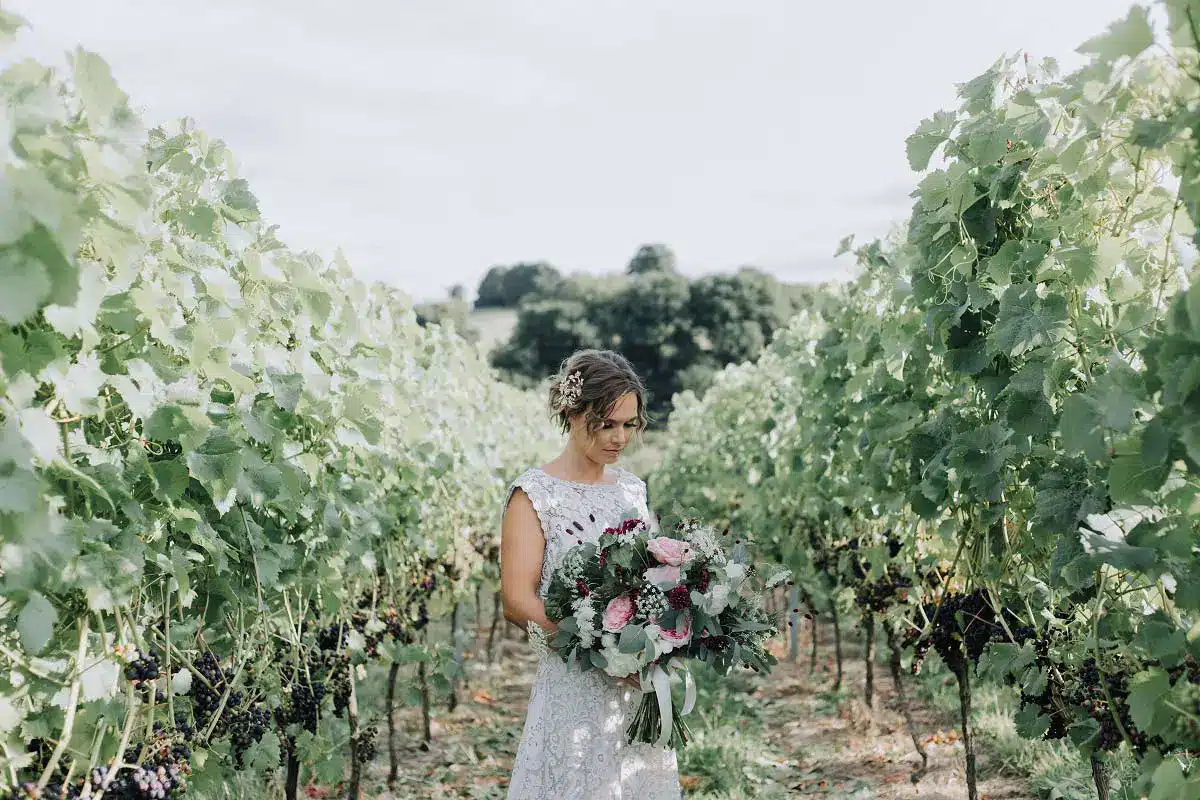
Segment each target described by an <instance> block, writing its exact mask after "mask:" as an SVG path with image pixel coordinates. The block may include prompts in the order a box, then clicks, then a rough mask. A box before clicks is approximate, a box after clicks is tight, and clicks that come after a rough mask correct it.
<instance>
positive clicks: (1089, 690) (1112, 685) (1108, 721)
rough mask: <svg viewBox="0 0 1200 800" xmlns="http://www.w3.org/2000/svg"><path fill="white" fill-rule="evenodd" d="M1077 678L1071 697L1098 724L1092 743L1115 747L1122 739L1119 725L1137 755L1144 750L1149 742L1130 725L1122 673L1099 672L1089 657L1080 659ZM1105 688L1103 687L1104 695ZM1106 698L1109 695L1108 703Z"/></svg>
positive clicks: (1125, 683) (1102, 748)
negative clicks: (1077, 681) (1095, 739)
mask: <svg viewBox="0 0 1200 800" xmlns="http://www.w3.org/2000/svg"><path fill="white" fill-rule="evenodd" d="M1078 678H1079V683H1078V685H1077V686H1076V689H1075V692H1074V694H1073V695H1072V697H1071V700H1072V702H1074V703H1075V705H1077V706H1079V707H1080V708H1082V709H1083V711H1084V713H1086V714H1087V715H1088V716H1090V717H1091V718H1092V719H1094V720H1096V722H1097V723H1098V724H1099V726H1100V737H1099V740H1098V741H1097V742H1096V748H1097V749H1099V750H1115V749H1116V748H1117V747H1118V746H1119V745H1120V744H1121V741H1122V739H1123V738H1124V737H1122V735H1121V728H1124V729H1125V732H1126V733H1127V734H1128V735H1129V743H1130V744H1131V745H1133V749H1134V750H1135V751H1136V752H1137V753H1138V754H1139V755H1140V754H1142V753H1145V752H1146V748H1147V747H1148V745H1149V742H1148V741H1147V739H1146V736H1145V734H1143V733H1141V732H1140V731H1138V730H1137V728H1135V727H1134V724H1133V717H1132V716H1131V715H1130V711H1129V704H1128V702H1126V699H1127V698H1128V696H1129V683H1128V678H1127V676H1126V675H1125V674H1124V672H1123V671H1120V670H1118V671H1115V672H1111V673H1105V674H1103V675H1101V674H1100V670H1099V669H1098V667H1097V666H1096V659H1094V658H1090V657H1089V658H1087V659H1084V662H1083V664H1082V665H1081V666H1080V668H1079V672H1078ZM1105 690H1107V695H1106V693H1105ZM1109 698H1112V705H1111V706H1110V705H1109ZM1118 719H1119V720H1120V723H1121V724H1120V725H1119V726H1118V725H1117V720H1118Z"/></svg>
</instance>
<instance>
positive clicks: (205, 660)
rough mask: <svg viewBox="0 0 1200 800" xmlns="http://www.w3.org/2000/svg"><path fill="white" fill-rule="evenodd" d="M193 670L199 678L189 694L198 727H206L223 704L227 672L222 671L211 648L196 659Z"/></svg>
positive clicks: (193, 683) (194, 682) (193, 682)
mask: <svg viewBox="0 0 1200 800" xmlns="http://www.w3.org/2000/svg"><path fill="white" fill-rule="evenodd" d="M192 671H193V672H195V673H196V675H197V678H196V679H195V680H193V681H192V686H191V688H190V689H189V690H188V696H189V697H191V698H192V713H193V714H194V715H195V718H196V727H197V728H201V729H204V728H207V727H208V725H209V723H210V722H211V721H212V718H213V715H214V714H216V713H217V709H218V708H220V706H221V696H222V695H224V694H225V688H226V686H227V683H226V681H225V673H224V672H222V671H221V664H220V662H219V661H218V660H217V657H216V656H215V655H213V654H212V651H211V650H206V651H205V652H204V653H202V654H201V655H200V657H199V658H198V659H196V661H195V662H194V663H193V664H192Z"/></svg>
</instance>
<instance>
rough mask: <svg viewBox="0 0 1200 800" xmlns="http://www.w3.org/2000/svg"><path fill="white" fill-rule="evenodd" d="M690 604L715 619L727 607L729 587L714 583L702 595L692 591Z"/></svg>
mask: <svg viewBox="0 0 1200 800" xmlns="http://www.w3.org/2000/svg"><path fill="white" fill-rule="evenodd" d="M692 604H693V605H695V606H696V607H697V608H699V609H700V610H701V611H703V612H704V613H705V614H708V615H709V616H710V617H715V616H716V615H717V614H720V613H721V612H722V611H724V610H725V609H726V608H728V607H729V585H728V584H725V583H714V584H713V585H712V586H709V587H708V591H707V592H705V593H704V594H700V593H699V592H695V591H693V592H692Z"/></svg>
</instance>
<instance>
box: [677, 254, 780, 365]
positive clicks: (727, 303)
mask: <svg viewBox="0 0 1200 800" xmlns="http://www.w3.org/2000/svg"><path fill="white" fill-rule="evenodd" d="M795 310H796V309H795V306H794V304H793V301H792V298H791V297H789V294H788V292H787V291H786V290H785V289H784V287H783V285H782V284H780V283H779V281H777V280H775V278H773V277H771V276H770V275H767V274H766V273H764V272H761V271H759V270H757V269H753V268H749V267H747V268H743V269H741V270H739V271H738V272H737V273H736V274H734V275H710V276H708V277H705V278H701V279H699V280H697V281H694V282H693V283H692V284H691V292H690V298H689V303H688V309H687V315H688V317H689V318H690V320H691V323H692V325H693V326H694V328H695V330H696V332H697V333H698V334H699V335H700V336H701V337H702V340H701V341H702V347H703V349H704V350H706V351H707V352H708V353H709V354H710V355H711V357H712V358H713V360H714V361H716V362H717V363H719V364H728V363H737V362H741V361H748V360H751V359H754V358H756V357H757V356H758V354H759V353H760V352H762V349H763V347H765V346H766V345H767V343H768V342H770V341H771V337H772V335H773V334H774V332H775V330H776V329H777V328H779V327H781V326H782V325H784V324H785V323H786V322H787V320H788V318H789V317H790V316H791V315H792V313H793V312H794V311H795Z"/></svg>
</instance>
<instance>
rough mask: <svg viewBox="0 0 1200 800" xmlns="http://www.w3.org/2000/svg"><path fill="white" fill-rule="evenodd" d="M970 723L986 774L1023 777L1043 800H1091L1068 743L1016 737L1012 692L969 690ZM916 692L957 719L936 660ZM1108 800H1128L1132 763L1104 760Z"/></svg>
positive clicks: (953, 695) (949, 678)
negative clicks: (985, 761)
mask: <svg viewBox="0 0 1200 800" xmlns="http://www.w3.org/2000/svg"><path fill="white" fill-rule="evenodd" d="M971 688H972V697H971V706H972V712H973V713H972V717H973V721H974V733H975V736H976V742H975V750H976V752H977V753H984V752H986V753H987V754H988V757H989V761H988V763H989V765H990V768H991V769H992V770H1002V771H1004V772H1007V773H1016V774H1019V775H1025V776H1028V781H1029V784H1030V786H1031V787H1033V788H1034V790H1036V791H1037V792H1038V796H1039V797H1042V798H1047V800H1094V798H1095V797H1096V788H1095V785H1094V784H1093V783H1092V773H1091V766H1090V765H1089V764H1088V762H1087V761H1086V759H1084V757H1083V756H1082V755H1080V753H1079V751H1078V750H1077V749H1075V748H1074V747H1073V746H1071V744H1070V743H1069V742H1066V741H1035V740H1031V739H1025V738H1023V737H1022V736H1021V735H1020V734H1018V733H1017V729H1016V725H1015V723H1014V722H1013V714H1015V713H1016V712H1017V709H1018V706H1019V700H1018V698H1017V696H1016V694H1015V692H1014V691H1013V690H1012V689H1009V688H1008V687H1004V686H999V685H997V684H995V683H990V682H984V681H978V682H977V683H976V684H975V685H973V686H972V687H971ZM917 692H918V695H919V696H920V698H921V699H922V700H924V701H925V702H926V703H928V704H929V705H930V706H931V707H933V708H934V709H936V710H938V711H940V712H942V713H945V714H947V715H948V716H953V717H954V718H955V719H957V717H958V713H959V710H958V686H957V684H956V683H955V681H954V677H953V675H951V673H950V671H949V670H948V669H946V667H945V666H944V665H943V664H942V663H941V661H940V660H939V659H937V658H936V657H931V658H930V659H929V660H928V661H926V662H925V664H924V665H923V666H922V668H921V676H920V679H919V680H918V681H917ZM1109 769H1110V772H1111V775H1112V786H1111V789H1112V793H1111V795H1110V796H1111V798H1112V799H1113V800H1125V799H1126V798H1128V800H1133V799H1134V798H1135V797H1137V795H1136V794H1133V793H1131V792H1129V791H1128V787H1129V786H1130V781H1131V780H1132V778H1133V776H1134V775H1135V773H1136V770H1135V765H1134V763H1133V759H1132V758H1130V757H1129V756H1127V755H1124V754H1120V753H1118V754H1116V755H1114V756H1112V757H1111V758H1110V759H1109Z"/></svg>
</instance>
